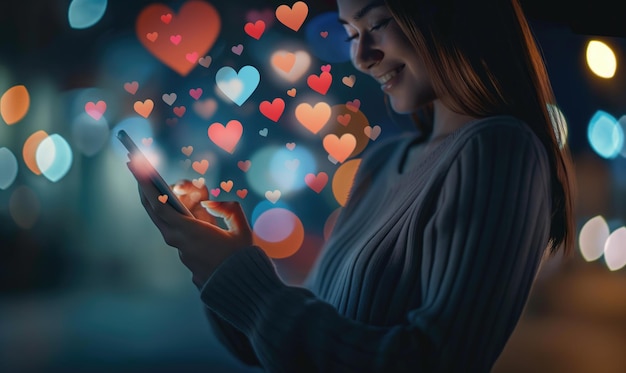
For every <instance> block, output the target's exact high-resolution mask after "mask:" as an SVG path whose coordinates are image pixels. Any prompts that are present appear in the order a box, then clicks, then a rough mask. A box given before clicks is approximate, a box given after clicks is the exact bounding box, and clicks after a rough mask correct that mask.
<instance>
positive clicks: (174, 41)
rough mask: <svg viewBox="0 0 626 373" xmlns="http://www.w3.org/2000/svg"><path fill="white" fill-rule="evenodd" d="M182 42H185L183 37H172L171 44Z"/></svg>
mask: <svg viewBox="0 0 626 373" xmlns="http://www.w3.org/2000/svg"><path fill="white" fill-rule="evenodd" d="M181 40H183V37H182V36H181V35H172V36H170V42H171V43H172V44H174V45H178V44H180V42H181Z"/></svg>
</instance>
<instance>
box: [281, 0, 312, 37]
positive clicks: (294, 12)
mask: <svg viewBox="0 0 626 373" xmlns="http://www.w3.org/2000/svg"><path fill="white" fill-rule="evenodd" d="M308 14H309V7H308V5H306V3H305V2H304V1H296V2H295V3H294V4H293V6H292V7H289V5H280V6H279V7H278V8H276V19H277V20H278V21H280V23H282V24H283V25H285V26H287V27H289V28H290V29H292V30H293V31H298V30H299V29H300V26H302V24H303V23H304V20H305V19H306V16H307V15H308Z"/></svg>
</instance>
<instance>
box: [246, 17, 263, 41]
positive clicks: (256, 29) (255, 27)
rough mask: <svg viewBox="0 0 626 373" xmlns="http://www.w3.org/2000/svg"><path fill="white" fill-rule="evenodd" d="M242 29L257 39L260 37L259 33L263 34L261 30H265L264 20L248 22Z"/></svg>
mask: <svg viewBox="0 0 626 373" xmlns="http://www.w3.org/2000/svg"><path fill="white" fill-rule="evenodd" d="M243 30H244V31H245V32H246V34H248V35H250V36H251V37H253V38H255V39H256V40H259V39H260V38H261V35H263V32H264V31H265V22H263V20H258V21H256V22H255V23H252V22H248V23H246V25H245V26H244V27H243Z"/></svg>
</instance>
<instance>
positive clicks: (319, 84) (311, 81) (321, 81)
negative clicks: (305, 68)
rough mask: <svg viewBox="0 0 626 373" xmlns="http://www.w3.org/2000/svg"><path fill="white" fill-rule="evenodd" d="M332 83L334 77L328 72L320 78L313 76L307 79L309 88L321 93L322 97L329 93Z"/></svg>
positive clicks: (323, 73)
mask: <svg viewBox="0 0 626 373" xmlns="http://www.w3.org/2000/svg"><path fill="white" fill-rule="evenodd" d="M332 81H333V76H332V75H331V74H330V73H329V72H327V71H324V72H322V73H321V74H320V75H319V76H317V75H315V74H311V75H309V77H308V78H307V79H306V82H307V84H308V85H309V87H310V88H311V89H312V90H314V91H315V92H317V93H320V94H322V95H325V94H326V92H328V89H329V88H330V84H331V83H332Z"/></svg>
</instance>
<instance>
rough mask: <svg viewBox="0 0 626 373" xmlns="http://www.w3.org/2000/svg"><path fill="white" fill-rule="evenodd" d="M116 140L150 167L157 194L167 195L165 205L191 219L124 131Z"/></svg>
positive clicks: (184, 207)
mask: <svg viewBox="0 0 626 373" xmlns="http://www.w3.org/2000/svg"><path fill="white" fill-rule="evenodd" d="M117 138H118V139H119V140H120V141H121V142H122V144H124V146H125V147H126V149H128V151H129V152H130V153H131V154H132V155H133V156H137V157H141V158H142V159H143V160H144V161H145V162H146V164H147V165H149V166H150V168H151V169H150V180H151V181H152V183H153V184H154V186H155V187H156V188H157V190H158V191H159V193H161V194H165V195H167V203H169V204H170V205H172V207H174V208H175V209H176V211H178V212H180V213H181V214H184V215H188V216H192V217H193V214H192V213H191V211H189V209H188V208H187V207H186V206H185V205H183V203H182V202H181V201H180V200H179V199H178V197H177V196H176V195H175V194H174V193H173V192H172V189H171V188H170V186H169V185H168V184H167V183H166V182H165V180H163V177H161V175H160V174H159V172H158V171H157V170H156V169H155V168H154V167H153V166H152V164H151V163H150V161H148V158H146V156H145V155H144V154H143V153H142V152H141V150H139V147H137V144H135V142H134V141H133V139H131V138H130V136H129V135H128V133H126V131H124V130H120V131H119V132H118V133H117Z"/></svg>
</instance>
